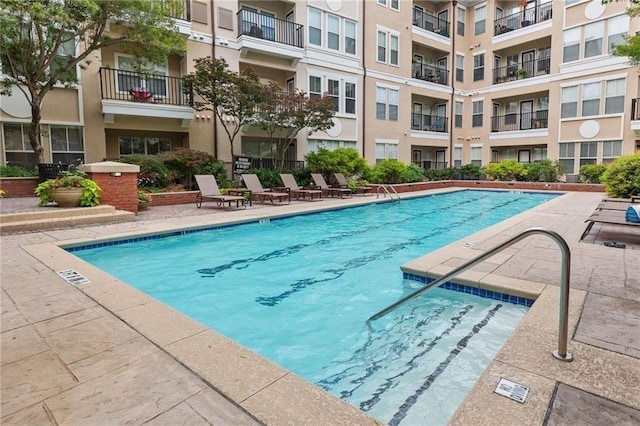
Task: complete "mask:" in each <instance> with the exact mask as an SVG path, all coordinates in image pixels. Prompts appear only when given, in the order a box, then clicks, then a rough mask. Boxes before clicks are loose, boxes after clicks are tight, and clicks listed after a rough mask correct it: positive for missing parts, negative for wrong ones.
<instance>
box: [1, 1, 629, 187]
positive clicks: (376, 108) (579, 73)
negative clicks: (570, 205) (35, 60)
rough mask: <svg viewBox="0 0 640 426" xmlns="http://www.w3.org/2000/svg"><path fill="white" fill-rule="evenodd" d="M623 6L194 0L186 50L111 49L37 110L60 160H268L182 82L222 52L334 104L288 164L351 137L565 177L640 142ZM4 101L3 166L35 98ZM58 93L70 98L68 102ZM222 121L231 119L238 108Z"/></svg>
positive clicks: (25, 152) (366, 151)
mask: <svg viewBox="0 0 640 426" xmlns="http://www.w3.org/2000/svg"><path fill="white" fill-rule="evenodd" d="M625 6H626V5H625V3H624V2H615V3H613V4H608V5H602V3H601V1H600V0H573V1H565V2H562V1H548V0H530V1H519V0H516V1H471V0H469V1H458V2H451V1H421V0H414V1H408V0H366V1H363V0H306V1H305V0H269V1H267V0H264V1H263V0H254V1H235V0H220V1H210V0H187V1H185V10H184V13H183V14H182V15H181V16H177V17H176V31H179V32H180V33H181V34H183V35H184V37H185V39H186V40H187V52H186V54H185V55H184V56H177V55H176V56H171V57H169V58H167V61H166V63H165V64H163V65H160V66H156V67H155V70H154V71H155V73H154V74H152V75H150V74H140V73H136V72H135V71H133V67H132V65H131V57H130V56H128V55H126V54H125V53H124V52H123V50H122V49H118V48H113V49H103V51H101V52H96V54H95V56H96V57H95V60H94V61H93V62H92V63H91V64H90V65H89V67H87V68H86V69H84V70H80V69H78V73H79V75H80V84H78V85H77V86H76V87H73V88H63V87H60V88H57V89H55V91H54V92H52V93H50V94H49V95H48V96H47V98H46V100H45V105H44V108H43V120H42V123H43V137H44V145H45V150H46V151H45V154H46V156H47V157H48V158H49V159H50V160H51V161H52V162H63V163H68V162H71V161H75V160H76V159H77V158H80V159H81V160H82V161H84V162H94V161H101V160H103V159H105V158H108V159H117V158H120V157H122V156H126V155H130V154H155V153H158V152H163V151H169V150H175V149H180V148H192V149H197V150H202V151H206V152H209V153H211V154H213V155H214V156H216V157H217V158H219V159H221V160H223V161H225V162H227V163H228V164H231V162H232V154H233V155H244V156H247V157H250V158H252V159H254V161H255V164H256V165H265V166H268V165H269V164H270V160H271V159H272V157H273V156H274V153H273V150H272V144H271V141H270V140H269V139H268V138H267V136H266V134H265V133H264V132H263V131H261V130H260V129H258V128H254V127H252V126H247V127H245V128H243V129H242V131H241V132H240V134H239V135H238V136H237V140H236V141H235V142H234V148H235V151H236V152H234V153H231V150H230V144H229V141H228V139H227V136H226V133H225V132H224V131H223V129H222V128H221V125H220V124H221V123H219V122H217V120H216V117H215V115H214V114H213V113H212V112H207V111H204V112H200V111H194V110H193V109H192V108H191V107H190V106H189V105H188V103H187V99H186V98H185V96H184V95H183V93H182V77H183V76H184V75H185V74H187V73H189V72H191V71H193V60H194V59H195V58H198V57H205V56H213V57H218V58H220V57H221V58H225V59H226V61H227V62H228V63H229V64H230V66H231V68H232V69H234V70H237V71H241V70H243V69H244V68H246V67H252V68H253V69H254V70H255V71H256V72H257V73H258V74H259V76H260V78H261V81H263V82H265V83H266V82H269V81H274V82H276V83H278V84H279V85H280V86H281V87H283V88H285V89H290V88H296V89H302V90H305V91H306V92H307V93H309V95H310V96H316V95H320V94H326V95H328V96H331V97H332V98H333V100H334V107H335V117H334V119H333V121H334V126H333V127H332V128H331V129H329V130H327V131H322V132H316V133H314V134H311V135H307V134H306V133H304V132H300V134H299V135H298V138H297V141H296V142H295V144H293V145H292V146H290V148H289V149H288V151H287V159H288V161H289V162H290V165H292V166H295V165H300V164H301V162H302V161H303V160H304V156H305V155H306V154H307V153H309V152H312V151H316V150H317V149H318V148H320V147H325V148H328V149H335V148H337V147H354V148H356V149H358V150H359V151H360V152H361V153H362V155H363V156H364V157H365V158H366V159H367V160H368V161H369V162H370V163H372V164H374V163H375V162H377V161H380V160H383V159H385V158H397V159H399V160H401V161H404V162H406V163H415V164H418V165H420V166H422V167H425V168H443V167H449V166H456V167H458V166H460V165H463V164H468V163H473V164H477V165H486V164H488V163H489V162H495V161H501V160H505V159H517V160H518V161H521V162H533V161H537V160H541V159H544V158H550V159H557V160H559V161H560V162H561V163H562V165H563V167H564V170H565V173H567V174H575V173H577V172H578V170H579V167H580V166H581V165H584V164H591V163H606V162H609V161H612V160H613V159H614V158H616V157H618V156H620V155H626V154H630V153H633V152H637V151H640V107H638V106H637V104H638V98H640V85H639V80H638V78H639V77H638V69H637V67H634V66H630V65H629V64H628V63H627V60H626V59H625V58H620V57H615V56H612V55H611V54H610V51H611V47H610V46H611V45H612V44H615V43H620V42H622V41H623V37H624V35H628V34H636V32H638V31H640V20H638V19H634V20H631V19H629V17H628V15H626V14H625ZM21 96H22V95H21V94H20V93H19V92H18V91H15V90H14V95H13V96H11V97H4V96H3V97H2V99H1V101H2V102H1V103H0V126H1V127H2V132H1V134H2V162H3V164H6V163H10V164H24V165H27V164H33V162H34V159H33V155H32V154H31V153H30V151H31V148H30V147H29V144H28V140H27V138H26V126H27V125H28V123H29V122H30V110H29V108H28V107H27V104H26V102H25V100H24V99H23V98H21ZM61 105H64V107H60V106H61ZM228 119H231V117H229V118H228Z"/></svg>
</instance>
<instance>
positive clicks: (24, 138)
mask: <svg viewBox="0 0 640 426" xmlns="http://www.w3.org/2000/svg"><path fill="white" fill-rule="evenodd" d="M2 128H3V130H2V134H3V136H4V137H3V140H4V155H5V160H6V162H7V164H10V165H14V166H20V167H24V168H25V169H33V168H34V167H35V165H36V154H35V153H34V152H33V149H32V148H31V144H30V143H29V134H28V131H29V125H22V124H10V123H4V124H3V125H2Z"/></svg>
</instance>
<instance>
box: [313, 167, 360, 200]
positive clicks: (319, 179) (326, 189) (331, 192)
mask: <svg viewBox="0 0 640 426" xmlns="http://www.w3.org/2000/svg"><path fill="white" fill-rule="evenodd" d="M311 178H312V179H313V182H314V183H315V184H316V186H317V187H318V188H320V189H321V190H322V193H323V194H324V196H325V197H326V196H332V197H337V196H340V198H343V196H345V195H346V196H348V197H349V196H351V190H350V189H349V188H332V187H330V186H329V185H327V181H326V180H324V176H322V174H320V173H311Z"/></svg>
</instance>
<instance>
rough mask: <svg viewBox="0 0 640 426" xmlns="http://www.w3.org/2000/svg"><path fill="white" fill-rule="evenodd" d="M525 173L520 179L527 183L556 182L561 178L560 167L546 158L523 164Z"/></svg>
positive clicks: (556, 162)
mask: <svg viewBox="0 0 640 426" xmlns="http://www.w3.org/2000/svg"><path fill="white" fill-rule="evenodd" d="M525 168H526V173H525V174H524V176H522V178H524V179H526V180H527V181H529V182H557V181H558V178H559V177H560V176H562V165H560V163H559V162H558V161H552V160H549V159H548V158H545V159H544V160H540V161H536V162H535V163H528V164H525Z"/></svg>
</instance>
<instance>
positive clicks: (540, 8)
mask: <svg viewBox="0 0 640 426" xmlns="http://www.w3.org/2000/svg"><path fill="white" fill-rule="evenodd" d="M552 12H553V2H548V3H544V4H536V6H535V7H532V8H530V9H526V10H524V11H520V12H518V13H514V14H512V15H508V16H504V17H502V18H500V19H496V20H495V21H494V28H495V30H494V33H493V35H500V34H504V33H508V32H510V31H515V30H519V29H520V28H524V27H528V26H529V25H533V24H537V23H538V22H544V21H548V20H550V19H551V17H552Z"/></svg>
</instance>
